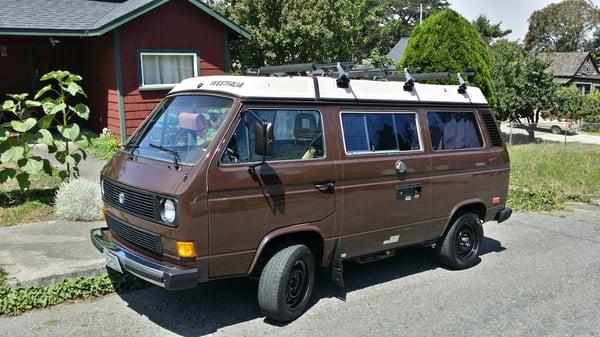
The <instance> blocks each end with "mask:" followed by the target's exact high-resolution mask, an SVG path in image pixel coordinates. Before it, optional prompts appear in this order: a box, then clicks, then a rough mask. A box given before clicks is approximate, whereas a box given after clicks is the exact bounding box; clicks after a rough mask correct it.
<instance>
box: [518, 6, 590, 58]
mask: <svg viewBox="0 0 600 337" xmlns="http://www.w3.org/2000/svg"><path fill="white" fill-rule="evenodd" d="M599 17H600V10H599V9H598V7H596V6H595V5H594V4H593V3H592V2H590V1H589V0H565V1H563V2H560V3H555V4H550V5H548V6H546V7H544V8H543V9H541V10H538V11H535V12H533V14H532V15H531V17H530V18H529V31H528V32H527V35H526V36H525V48H526V49H527V50H529V51H534V52H540V51H557V52H573V51H579V50H582V49H583V48H584V47H585V43H586V38H587V36H588V35H589V33H591V32H592V30H593V29H594V28H595V27H597V26H598V21H599Z"/></svg>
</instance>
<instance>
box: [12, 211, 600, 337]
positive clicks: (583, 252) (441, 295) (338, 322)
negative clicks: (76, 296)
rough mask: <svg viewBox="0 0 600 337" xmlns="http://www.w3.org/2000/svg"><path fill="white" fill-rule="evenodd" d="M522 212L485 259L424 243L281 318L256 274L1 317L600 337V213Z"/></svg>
mask: <svg viewBox="0 0 600 337" xmlns="http://www.w3.org/2000/svg"><path fill="white" fill-rule="evenodd" d="M580 208H581V209H578V210H574V211H572V212H571V211H569V212H562V213H551V214H539V213H529V214H526V213H521V214H516V215H515V216H514V217H513V218H512V219H511V220H509V221H508V222H507V223H504V224H497V223H489V224H487V225H486V227H485V231H486V233H485V234H486V237H487V239H486V242H485V245H484V247H483V255H482V257H481V262H480V263H479V264H478V265H477V266H476V267H474V268H472V269H469V270H465V271H449V270H446V269H443V268H441V267H440V266H439V265H438V263H437V262H436V260H435V259H434V257H433V256H432V254H431V250H428V249H425V248H421V247H417V248H410V249H406V250H404V251H401V253H400V254H399V255H397V256H396V257H393V258H390V259H387V260H383V261H379V262H375V263H371V264H367V265H357V264H355V263H351V262H348V263H346V264H345V265H344V267H345V274H344V275H345V281H346V288H345V289H344V290H341V289H339V288H336V287H335V286H333V285H332V283H331V282H330V281H327V276H326V274H325V273H323V275H321V276H320V280H319V281H320V282H319V285H318V288H317V290H316V296H315V303H314V305H313V306H312V308H310V309H309V311H308V312H307V313H306V314H304V315H303V316H302V317H300V318H299V319H298V320H297V321H295V322H293V323H291V324H288V325H285V326H278V325H274V324H271V323H269V322H265V320H264V319H263V318H261V317H258V310H257V304H256V289H257V284H256V281H254V280H249V279H237V280H223V281H215V282H212V283H207V284H203V285H200V286H199V287H198V288H197V289H193V290H187V291H182V292H167V291H164V290H162V289H159V288H149V289H145V290H141V291H137V292H133V293H128V294H123V295H116V294H115V295H111V296H107V297H104V298H102V299H99V300H95V301H88V302H81V303H75V304H66V305H61V306H58V307H54V308H50V309H45V310H38V311H34V312H30V313H27V314H24V315H21V316H18V317H12V318H0V326H1V327H2V329H0V335H2V336H172V335H182V336H200V335H207V334H214V335H218V336H402V335H404V336H600V315H599V314H598V308H600V210H599V209H598V208H597V207H590V206H581V207H580Z"/></svg>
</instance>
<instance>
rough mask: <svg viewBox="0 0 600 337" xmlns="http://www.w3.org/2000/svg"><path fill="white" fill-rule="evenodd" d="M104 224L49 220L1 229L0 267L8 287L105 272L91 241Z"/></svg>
mask: <svg viewBox="0 0 600 337" xmlns="http://www.w3.org/2000/svg"><path fill="white" fill-rule="evenodd" d="M102 226H104V223H103V222H89V223H86V222H66V221H60V220H58V221H49V222H39V223H32V224H22V225H16V226H11V227H0V267H2V269H4V270H5V271H6V272H7V273H8V275H9V280H8V284H9V285H16V284H20V285H23V286H28V285H47V284H50V283H53V282H55V281H58V280H61V279H64V278H67V277H71V276H89V275H98V274H100V273H103V272H105V267H104V257H103V256H102V254H101V253H100V252H98V251H97V250H96V248H95V247H94V246H93V245H92V243H91V241H90V238H89V236H90V229H92V228H96V227H102Z"/></svg>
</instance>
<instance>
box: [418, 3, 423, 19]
mask: <svg viewBox="0 0 600 337" xmlns="http://www.w3.org/2000/svg"><path fill="white" fill-rule="evenodd" d="M421 23H423V4H422V3H421V4H419V24H421Z"/></svg>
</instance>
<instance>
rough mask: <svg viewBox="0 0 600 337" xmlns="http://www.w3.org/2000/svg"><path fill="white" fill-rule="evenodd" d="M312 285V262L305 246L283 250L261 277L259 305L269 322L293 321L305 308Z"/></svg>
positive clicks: (268, 265) (311, 256)
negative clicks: (270, 320)
mask: <svg viewBox="0 0 600 337" xmlns="http://www.w3.org/2000/svg"><path fill="white" fill-rule="evenodd" d="M314 281H315V260H314V257H313V254H312V252H311V251H310V249H309V248H308V247H306V246H304V245H294V246H290V247H287V248H285V249H282V250H280V251H279V252H277V253H276V254H275V255H273V257H271V259H270V260H269V261H268V262H267V264H266V265H265V268H264V269H263V271H262V273H261V275H260V280H259V283H258V305H259V307H260V309H261V311H262V312H263V314H264V315H265V316H267V317H268V318H269V319H272V320H274V321H278V322H283V323H285V322H290V321H293V320H295V319H296V318H298V317H300V315H302V313H304V311H305V310H306V308H307V307H308V304H309V302H310V296H311V294H312V289H313V284H314Z"/></svg>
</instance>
